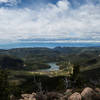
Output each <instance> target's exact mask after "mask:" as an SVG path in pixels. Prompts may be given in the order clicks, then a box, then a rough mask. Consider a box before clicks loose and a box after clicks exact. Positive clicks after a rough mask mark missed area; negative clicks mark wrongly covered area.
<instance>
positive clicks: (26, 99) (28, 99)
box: [19, 93, 36, 100]
mask: <svg viewBox="0 0 100 100" xmlns="http://www.w3.org/2000/svg"><path fill="white" fill-rule="evenodd" d="M21 97H22V99H19V100H36V93H32V94H22V95H21Z"/></svg>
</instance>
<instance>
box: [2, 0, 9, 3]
mask: <svg viewBox="0 0 100 100" xmlns="http://www.w3.org/2000/svg"><path fill="white" fill-rule="evenodd" d="M6 2H8V0H0V3H6Z"/></svg>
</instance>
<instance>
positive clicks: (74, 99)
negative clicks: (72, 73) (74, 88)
mask: <svg viewBox="0 0 100 100" xmlns="http://www.w3.org/2000/svg"><path fill="white" fill-rule="evenodd" d="M68 100H82V97H81V95H80V93H78V92H75V93H73V94H72V95H71V96H69V97H68Z"/></svg>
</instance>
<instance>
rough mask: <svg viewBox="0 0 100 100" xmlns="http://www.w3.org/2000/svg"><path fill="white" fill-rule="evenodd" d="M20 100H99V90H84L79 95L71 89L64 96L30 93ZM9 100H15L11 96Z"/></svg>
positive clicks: (53, 93)
mask: <svg viewBox="0 0 100 100" xmlns="http://www.w3.org/2000/svg"><path fill="white" fill-rule="evenodd" d="M21 97H22V99H19V100H100V89H99V88H96V89H94V90H93V89H92V88H89V87H87V88H85V89H84V90H83V91H82V92H81V94H80V93H78V92H74V93H73V91H72V89H67V90H66V92H65V93H64V94H61V93H58V92H48V93H45V94H43V93H42V94H41V93H37V94H36V93H32V94H22V95H21ZM11 98H12V99H11V100H16V99H15V98H14V96H11Z"/></svg>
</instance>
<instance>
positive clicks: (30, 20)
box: [0, 0, 100, 42]
mask: <svg viewBox="0 0 100 100" xmlns="http://www.w3.org/2000/svg"><path fill="white" fill-rule="evenodd" d="M2 1H3V0H2ZM98 36H99V37H100V5H99V4H98V5H94V4H92V3H87V4H85V5H82V6H80V7H79V8H77V9H72V8H71V5H70V3H69V2H68V1H67V0H60V1H58V2H57V4H56V5H54V4H48V5H47V6H46V7H44V8H41V9H40V10H38V11H36V10H32V9H28V8H24V9H7V8H0V40H1V41H3V42H9V41H10V42H11V41H12V42H16V41H19V39H30V38H33V39H35V38H46V39H47V38H48V39H51V38H52V39H53V38H54V39H55V38H56V39H62V38H79V39H81V38H87V39H91V41H93V40H94V41H95V40H96V41H98V40H100V38H99V37H98Z"/></svg>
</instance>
